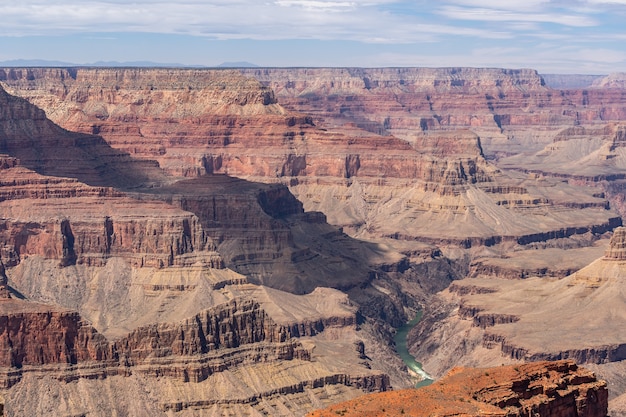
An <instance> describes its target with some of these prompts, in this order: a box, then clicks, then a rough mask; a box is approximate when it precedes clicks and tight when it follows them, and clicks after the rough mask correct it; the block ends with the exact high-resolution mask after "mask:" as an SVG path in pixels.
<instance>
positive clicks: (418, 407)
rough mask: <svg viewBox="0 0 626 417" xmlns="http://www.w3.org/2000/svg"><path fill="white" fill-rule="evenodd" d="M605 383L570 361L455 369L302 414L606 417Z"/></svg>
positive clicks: (606, 396)
mask: <svg viewBox="0 0 626 417" xmlns="http://www.w3.org/2000/svg"><path fill="white" fill-rule="evenodd" d="M607 409H608V393H607V389H606V382H604V381H598V380H597V379H596V377H595V375H594V374H593V373H592V372H590V371H588V370H586V369H584V368H578V367H577V366H576V365H575V364H574V363H572V362H567V361H561V362H539V363H533V364H525V365H519V366H515V367H513V366H506V367H505V366H502V367H497V368H484V369H470V368H455V369H453V370H452V371H450V373H449V374H448V375H446V376H445V377H444V378H442V379H441V380H440V381H437V382H435V383H434V384H433V385H431V386H428V387H425V388H421V389H419V390H404V391H395V392H390V393H383V394H374V395H368V396H366V397H364V398H360V399H358V400H356V401H349V402H345V403H341V404H337V405H334V406H332V407H329V408H328V409H326V410H321V411H315V412H313V413H310V414H308V415H309V416H311V417H314V416H319V417H322V416H334V415H337V414H340V415H344V416H383V415H385V416H400V415H411V416H430V415H438V416H458V415H468V416H471V415H473V416H477V415H493V416H531V415H539V416H544V417H555V416H564V415H576V416H589V417H591V416H594V417H604V416H606V415H607Z"/></svg>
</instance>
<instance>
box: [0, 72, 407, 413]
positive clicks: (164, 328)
mask: <svg viewBox="0 0 626 417" xmlns="http://www.w3.org/2000/svg"><path fill="white" fill-rule="evenodd" d="M252 84H253V85H257V83H254V82H253V83H252ZM257 86H258V85H257ZM216 88H217V89H219V88H218V87H216ZM243 90H245V88H243ZM257 90H258V89H257V88H256V87H255V89H254V91H257ZM229 94H233V92H232V91H230V90H228V91H227V92H225V93H223V94H222V95H220V96H219V100H231V98H229ZM242 94H243V97H244V98H245V99H242ZM247 94H248V93H245V91H244V92H238V93H236V94H234V97H233V98H232V100H233V103H234V104H233V106H246V105H250V106H256V105H259V106H272V105H273V104H272V98H271V94H270V93H268V94H269V95H266V96H262V97H260V98H259V97H257V96H256V95H255V94H252V95H247ZM0 100H1V101H0V104H1V106H0V109H1V110H2V115H3V116H2V118H0V128H1V132H2V134H1V135H0V136H1V140H2V143H1V152H3V153H2V157H1V158H0V167H1V172H2V181H1V184H0V190H1V191H0V196H1V198H0V213H1V215H0V217H1V219H2V223H1V226H0V243H1V245H0V248H1V252H0V259H1V260H2V263H3V274H2V276H1V277H0V278H2V280H1V282H0V287H1V290H2V295H3V296H10V298H6V299H5V300H2V302H1V303H0V304H1V305H0V307H1V308H3V312H4V315H3V317H4V319H2V320H0V321H2V322H3V323H4V325H3V326H2V329H0V338H1V340H2V345H3V346H5V347H6V349H4V352H5V356H3V357H2V375H3V386H4V388H5V390H4V394H6V396H5V397H6V406H7V408H6V410H7V412H8V413H10V414H12V413H14V415H40V414H42V413H43V414H46V413H50V412H55V411H53V410H56V412H57V414H58V413H61V414H63V413H66V414H68V415H77V414H78V415H80V414H87V413H95V414H96V415H110V414H111V413H115V412H120V413H126V412H128V411H127V410H128V409H129V408H132V407H135V405H131V404H133V403H134V401H135V398H133V397H132V395H131V394H130V393H131V392H132V389H129V387H132V386H133V384H137V383H138V382H137V380H138V379H142V380H144V382H145V381H147V382H145V383H143V384H142V385H143V386H146V387H150V388H149V389H150V390H153V392H154V393H155V394H154V395H155V396H156V397H154V398H152V397H151V396H149V398H147V397H145V396H144V397H141V398H142V401H143V402H142V404H143V406H144V409H145V410H146V411H142V412H139V413H137V414H136V415H159V414H164V413H168V412H170V411H171V410H175V411H176V410H178V411H180V410H188V409H189V410H198V409H200V410H212V409H216V408H217V409H222V408H224V407H230V406H234V407H236V408H237V409H239V410H240V411H241V412H242V413H250V412H257V411H254V410H257V409H262V408H263V407H274V406H276V407H284V406H285V404H291V403H292V401H297V402H298V404H299V406H298V407H297V409H295V410H294V411H293V412H292V413H291V415H303V414H304V413H305V412H306V411H309V410H310V409H312V408H313V404H314V403H319V402H321V403H324V402H325V401H335V400H338V399H340V398H351V397H354V396H356V395H358V394H359V393H361V392H363V390H365V391H371V390H386V389H389V387H390V377H389V375H388V374H387V373H385V372H383V371H381V370H379V369H380V368H381V367H379V366H378V365H376V364H377V363H382V362H381V359H380V358H379V357H377V358H376V359H375V360H371V359H369V358H367V357H365V355H366V354H365V353H364V352H365V351H364V349H365V347H366V345H367V346H371V344H376V343H379V341H378V340H377V338H376V335H375V333H374V332H359V329H358V328H357V314H356V310H357V308H358V307H356V306H352V305H351V304H350V301H348V299H347V297H346V296H345V295H343V296H342V297H339V296H338V295H337V294H338V291H337V293H335V292H334V291H336V290H328V291H330V293H325V294H323V295H321V296H320V295H315V294H318V293H317V292H316V291H314V290H315V289H316V288H317V287H318V286H320V285H327V286H333V287H336V288H342V289H344V290H349V289H353V288H361V287H368V285H369V282H370V281H371V280H372V279H373V278H374V276H375V273H374V270H373V269H372V267H371V264H372V262H370V257H369V255H370V254H374V255H375V256H376V259H377V262H380V263H384V262H389V263H392V264H393V263H394V262H397V261H398V260H399V259H401V258H402V256H401V255H399V254H397V253H394V252H392V251H390V250H388V249H386V248H380V247H378V246H377V245H369V246H368V245H366V244H360V243H359V242H357V241H354V240H352V239H350V238H348V237H347V236H346V235H345V234H343V233H342V232H341V231H339V230H337V229H336V228H334V227H332V226H330V225H328V224H327V223H326V221H325V217H324V216H323V215H322V214H321V213H310V212H309V213H307V212H304V210H303V208H302V204H301V203H300V202H299V201H298V200H297V199H296V198H295V197H294V196H293V195H292V194H291V193H290V192H289V190H288V189H287V187H285V186H283V185H280V184H270V185H264V184H258V183H256V184H255V183H251V182H248V181H244V180H239V179H234V178H232V177H227V176H225V175H219V176H212V175H207V176H203V177H199V178H195V179H193V180H188V181H180V178H173V177H171V176H168V175H167V174H166V173H164V172H163V171H162V170H160V169H159V167H158V165H157V164H155V163H153V162H149V161H148V162H145V161H143V162H142V161H139V162H137V161H136V160H135V159H133V158H132V157H131V156H130V155H128V154H127V153H124V152H123V151H119V150H115V149H113V148H111V147H110V146H109V145H108V144H107V143H106V142H105V141H104V140H103V139H102V138H101V137H98V136H93V135H89V134H82V133H73V132H69V131H66V130H64V129H62V128H60V127H58V126H56V125H55V124H53V123H52V122H50V121H49V120H48V119H46V118H45V115H44V114H43V112H41V111H40V110H38V109H37V108H35V107H34V106H32V105H30V104H29V103H27V102H26V101H25V100H23V99H20V98H16V97H13V96H10V95H8V94H6V93H4V91H2V92H0ZM240 100H243V101H240ZM74 161H75V162H74ZM122 167H123V169H122ZM5 264H6V272H5V271H4V265H5ZM226 266H231V267H234V268H237V269H239V270H241V271H244V272H245V273H246V274H247V275H249V278H248V277H246V276H243V275H240V274H237V273H236V272H234V271H232V270H231V269H227V268H226ZM249 282H252V283H256V284H258V283H266V284H268V285H272V286H274V287H276V288H283V289H286V290H290V291H292V292H294V293H299V294H303V293H311V295H308V296H306V295H303V296H296V295H291V294H289V293H281V294H282V295H281V296H278V299H281V300H285V299H287V298H289V297H290V296H292V297H296V299H297V300H298V301H293V302H292V303H291V305H293V307H292V308H293V309H295V310H297V311H298V314H303V315H304V318H301V319H285V318H284V317H279V318H278V319H277V320H274V319H272V318H270V316H269V315H268V314H267V313H266V312H265V310H263V309H261V307H260V304H259V303H258V302H256V301H255V300H254V298H247V297H245V296H244V295H242V293H245V292H246V291H247V290H245V289H246V288H248V289H249V288H255V286H254V285H252V284H249ZM370 291H372V292H374V293H376V294H378V295H380V296H381V297H382V298H383V299H385V300H383V304H384V303H386V304H393V302H392V301H390V300H389V297H388V296H387V295H385V294H383V293H381V292H378V290H375V289H374V288H370ZM297 297H303V298H297ZM306 297H313V298H316V297H317V299H321V298H323V299H324V300H323V301H321V300H320V301H317V302H315V303H313V304H310V303H309V304H307V303H305V302H304V300H306V299H307V298H306ZM23 298H26V299H23ZM274 302H276V301H273V303H274ZM271 304H272V303H269V302H267V301H266V302H265V305H266V307H267V306H270V307H271ZM302 304H305V305H309V307H308V308H307V309H305V310H304V311H302V308H303V307H302ZM281 314H283V315H285V314H287V315H288V316H289V315H291V314H292V313H289V312H288V311H284V312H282V313H281ZM394 314H395V316H394V317H390V318H389V319H390V320H396V321H401V320H402V319H403V315H404V313H403V312H402V311H401V310H396V311H395V313H394ZM296 338H300V339H303V340H304V339H308V340H306V341H298V340H297V339H296ZM318 339H319V340H318ZM363 340H366V341H367V343H366V344H364V343H363ZM357 342H359V343H357ZM305 345H306V346H305ZM358 346H361V348H360V349H357V347H358ZM314 351H315V362H313V361H312V360H311V356H312V352H314ZM334 351H335V352H336V351H340V352H342V353H341V355H339V356H337V355H333V353H332V352H334ZM388 351H389V347H387V350H385V352H388ZM286 362H289V363H290V364H291V365H287V364H286ZM398 368H399V367H398ZM276 372H278V373H283V374H284V375H285V378H284V379H278V380H276V381H272V382H271V383H268V382H267V381H268V380H270V379H271V377H270V375H272V373H276ZM394 372H396V375H400V372H399V371H397V370H396V371H394ZM236 374H242V375H246V376H245V377H242V378H241V383H240V386H239V387H232V386H231V387H229V388H228V389H225V390H223V391H221V390H220V393H219V395H216V393H215V392H214V391H213V390H212V389H207V387H212V386H222V383H221V382H220V381H223V380H224V379H233V378H234V379H237V377H234V376H233V375H236ZM393 378H394V380H395V381H399V382H400V383H405V381H404V379H408V378H406V377H404V376H400V377H397V376H394V377H393ZM102 379H107V380H108V381H109V382H110V383H111V384H112V385H111V386H110V387H109V388H110V389H111V392H116V394H115V398H113V397H107V395H101V396H100V399H99V400H97V401H96V403H97V404H95V403H93V402H89V401H86V402H85V401H83V400H79V399H78V398H79V397H81V396H82V395H83V394H84V393H85V392H89V394H88V395H89V396H90V397H94V396H95V397H98V395H95V393H97V392H99V391H100V390H101V388H102V386H103V385H101V384H100V383H98V382H97V381H101V380H102ZM234 379H233V380H234ZM59 381H61V383H59ZM77 384H78V385H81V386H83V387H84V390H83V389H82V388H81V389H76V387H75V386H76V385H77ZM107 384H108V382H107ZM181 384H182V385H181ZM105 385H106V384H105ZM244 385H246V386H245V387H244ZM51 387H52V388H51ZM175 387H177V388H175ZM48 388H50V390H48ZM31 390H33V391H31ZM41 390H43V391H46V392H50V393H51V395H50V396H47V395H44V396H37V397H36V400H35V401H31V400H33V399H34V398H35V397H34V396H33V395H34V394H33V393H34V392H41ZM112 395H113V394H112ZM59 397H62V398H65V399H66V403H65V405H64V406H59V404H56V403H55V398H59ZM283 397H285V398H283ZM291 397H294V398H293V399H292V398H291ZM301 397H302V398H301ZM303 398H304V399H306V398H308V399H307V400H303ZM216 399H217V400H216ZM261 399H262V400H261ZM107 404H108V406H107ZM291 406H293V405H291ZM98 413H100V414H98ZM142 413H143V414H142Z"/></svg>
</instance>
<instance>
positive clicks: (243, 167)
mask: <svg viewBox="0 0 626 417" xmlns="http://www.w3.org/2000/svg"><path fill="white" fill-rule="evenodd" d="M244 75H246V76H248V78H246V77H244V76H241V75H239V74H238V73H233V72H230V71H208V70H207V71H199V70H156V69H151V70H147V69H75V70H74V69H21V70H20V69H11V70H9V69H7V70H4V72H3V73H2V74H0V78H2V82H3V83H4V84H5V85H6V86H7V88H10V90H11V91H12V92H13V93H15V94H19V95H21V96H23V97H26V98H28V99H29V100H32V101H33V102H34V103H36V104H38V105H39V106H41V107H42V108H44V109H46V110H47V112H48V115H49V117H51V118H53V120H55V121H56V122H58V123H60V124H61V125H62V126H64V127H66V128H68V129H72V130H78V131H81V132H84V133H94V132H97V133H98V134H100V135H102V136H103V137H104V138H105V139H106V140H107V142H108V143H110V144H111V145H112V146H113V147H115V148H119V149H123V150H126V151H127V152H129V153H131V154H132V155H135V156H138V157H141V158H149V159H156V160H158V161H159V163H160V164H161V166H162V167H164V168H165V169H166V170H168V171H169V172H170V173H175V174H177V175H186V176H187V175H189V176H194V175H199V174H203V173H227V174H230V175H235V176H239V177H244V178H253V179H256V180H259V181H263V182H277V181H280V182H283V183H284V184H286V185H288V186H289V187H290V189H291V191H292V192H294V193H295V194H296V196H297V197H298V198H299V199H300V200H302V201H303V202H304V207H305V209H306V210H308V211H322V212H324V213H325V214H326V215H327V216H328V219H329V221H330V222H331V223H332V224H335V225H338V226H341V227H343V228H344V230H345V231H346V232H348V233H350V234H351V235H353V236H363V237H368V238H375V239H380V238H381V237H384V238H391V239H395V240H399V239H406V240H409V241H413V240H416V239H418V240H424V241H427V242H431V243H435V244H444V245H456V246H462V247H469V246H477V245H488V246H489V245H493V244H496V243H498V242H501V241H517V240H519V243H520V244H528V243H530V242H534V241H537V240H545V239H555V238H558V237H563V236H570V235H572V234H579V233H586V232H587V231H593V232H602V231H605V230H611V229H612V228H613V227H615V226H616V225H617V224H618V221H617V218H616V216H615V214H614V213H613V212H611V211H610V210H607V209H608V205H607V202H606V199H605V198H603V197H600V196H601V191H599V190H595V191H594V190H589V189H587V188H580V187H574V186H563V184H562V182H561V181H560V180H555V181H551V180H549V179H548V180H546V179H544V178H542V177H541V176H535V177H530V178H528V177H527V176H524V175H521V176H520V175H512V176H509V175H503V173H500V172H498V170H497V169H496V168H495V167H494V166H493V165H491V164H490V163H488V162H487V161H486V160H485V158H484V155H483V144H484V140H483V139H484V138H485V134H490V135H491V136H493V132H494V131H497V132H500V131H501V130H503V129H505V127H506V126H508V125H515V126H523V128H524V129H527V127H528V126H536V125H537V123H540V122H541V123H542V124H543V123H544V122H546V123H547V122H548V121H550V123H553V121H554V117H556V116H554V115H553V111H554V110H553V107H551V106H557V104H558V105H559V106H563V105H566V104H563V103H564V100H565V99H563V98H562V97H557V94H556V93H554V92H553V91H552V90H550V89H548V88H547V87H545V85H544V83H543V80H542V79H541V77H539V76H538V75H537V74H536V72H534V71H530V70H520V71H515V70H473V69H462V68H460V69H380V70H366V69H293V70H282V69H262V70H256V71H248V72H245V71H244ZM249 77H255V78H256V79H257V80H251V79H250V78H249ZM268 87H271V88H268ZM489 97H490V98H489ZM279 103H280V104H279ZM477 103H480V104H477ZM567 105H570V106H572V107H574V108H575V107H576V104H567ZM468 108H471V109H472V115H471V116H470V115H468V114H467V109H468ZM520 108H529V109H533V111H532V114H530V113H528V114H527V113H526V112H521V113H520V110H519V109H520ZM287 109H289V110H287ZM535 109H540V110H536V111H535ZM513 113H514V114H515V115H514V116H513V115H512V114H513ZM560 114H561V113H560ZM311 116H312V117H311ZM559 118H562V119H563V121H562V123H564V124H571V123H574V122H575V118H574V119H572V118H570V117H569V116H559ZM379 119H380V120H379ZM559 120H560V119H559ZM507 123H508V124H507ZM550 123H549V125H550V126H551V124H550ZM559 123H561V122H559ZM376 126H382V127H376ZM483 127H484V128H483ZM520 128H521V127H520ZM468 129H471V130H468ZM489 132H491V133H489ZM476 133H479V134H480V135H481V137H479V136H477V135H476ZM392 135H393V136H392ZM497 135H500V136H502V133H497ZM497 135H496V136H497ZM491 136H488V137H491ZM251 149H254V152H250V150H251ZM557 213H558V214H557ZM389 219H394V222H391V223H390V222H389ZM459 223H460V224H463V225H464V226H463V228H459V227H457V226H453V227H451V226H450V225H457V224H459ZM418 224H419V225H432V226H433V227H432V228H430V229H429V228H428V227H417V226H416V225H418ZM399 231H402V232H399Z"/></svg>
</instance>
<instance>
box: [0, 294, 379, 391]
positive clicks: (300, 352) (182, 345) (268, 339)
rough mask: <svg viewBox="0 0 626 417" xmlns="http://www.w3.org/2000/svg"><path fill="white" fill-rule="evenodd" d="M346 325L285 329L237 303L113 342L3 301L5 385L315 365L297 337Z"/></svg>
mask: <svg viewBox="0 0 626 417" xmlns="http://www.w3.org/2000/svg"><path fill="white" fill-rule="evenodd" d="M340 321H341V323H339V322H338V318H333V317H329V318H327V319H324V320H320V321H319V322H316V323H309V322H306V321H305V322H303V323H292V324H290V325H285V326H283V325H277V324H276V323H275V322H274V321H273V320H272V319H271V318H269V317H268V316H267V314H266V313H265V311H263V310H262V309H261V308H260V306H259V304H258V303H256V302H254V301H252V300H246V299H236V300H233V301H231V302H229V303H227V304H224V305H220V306H217V307H214V308H211V309H208V310H205V311H203V312H201V313H199V314H197V315H196V316H194V317H191V318H189V319H187V320H184V321H182V322H180V323H155V324H151V325H148V326H144V327H140V328H138V329H136V330H135V331H133V332H132V333H130V334H128V335H127V336H125V337H122V338H120V339H118V340H115V341H107V340H106V339H105V338H104V337H103V336H102V335H100V334H99V333H98V332H97V331H96V330H95V329H94V328H93V327H91V326H90V325H89V324H88V323H86V322H84V321H82V320H81V318H80V316H79V315H78V313H76V312H73V311H67V310H59V309H54V308H52V307H51V306H48V305H44V304H38V303H33V302H29V301H23V300H17V299H13V300H0V347H1V349H0V367H3V368H5V369H4V370H3V372H2V373H3V376H4V378H2V385H3V386H4V387H6V388H8V387H10V386H11V385H13V384H15V383H16V382H18V381H19V379H20V376H21V375H22V373H23V372H32V371H38V372H40V371H42V370H43V371H44V372H46V369H47V370H48V371H47V372H57V373H58V374H59V378H61V379H70V380H71V379H72V378H74V377H76V376H78V377H94V376H95V375H102V376H106V375H110V376H112V375H119V374H122V375H123V374H124V373H130V372H142V373H145V374H147V375H152V376H169V377H174V378H177V379H181V380H183V381H193V382H199V381H202V380H204V379H206V378H207V376H208V375H210V374H212V373H215V372H221V371H223V370H225V369H227V368H230V367H233V366H237V365H238V364H241V363H251V362H253V363H259V362H268V361H283V360H293V359H301V360H310V352H309V351H308V350H306V349H304V348H303V347H302V345H301V344H300V343H299V342H297V341H296V340H295V339H293V338H294V337H300V336H305V335H308V336H313V335H315V334H317V333H319V332H322V331H323V330H324V328H325V326H335V327H336V326H338V325H339V326H354V325H355V324H356V316H355V317H352V318H351V319H349V318H341V320H340ZM54 364H61V365H62V364H66V365H78V368H77V370H80V369H83V370H82V371H80V372H78V374H76V375H75V374H74V373H73V372H71V370H72V368H68V369H65V368H62V367H61V368H59V367H56V368H55V367H47V368H46V367H45V366H47V365H54ZM42 366H44V367H43V368H42ZM120 367H125V368H126V370H125V371H124V370H120ZM129 367H131V368H133V370H131V369H130V368H129ZM134 367H141V368H140V369H135V368H134ZM89 369H91V371H90V370H89ZM81 375H82V376H81ZM378 377H380V375H379V376H378ZM378 377H377V378H378ZM355 383H356V382H355ZM374 385H375V386H372V387H370V388H371V389H377V390H385V389H388V388H389V381H388V378H387V377H386V376H385V377H384V378H383V380H381V381H380V384H378V383H377V384H374ZM364 388H365V387H364Z"/></svg>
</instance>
